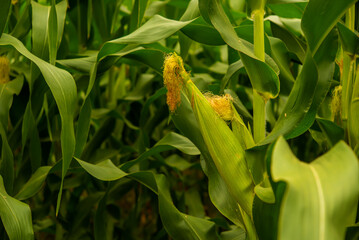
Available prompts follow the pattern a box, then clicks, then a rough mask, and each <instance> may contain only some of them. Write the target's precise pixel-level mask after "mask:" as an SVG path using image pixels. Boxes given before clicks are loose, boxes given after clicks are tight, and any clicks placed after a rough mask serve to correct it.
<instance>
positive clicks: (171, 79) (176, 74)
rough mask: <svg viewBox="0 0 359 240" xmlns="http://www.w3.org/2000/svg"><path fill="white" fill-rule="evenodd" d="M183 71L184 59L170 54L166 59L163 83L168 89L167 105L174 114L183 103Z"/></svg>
mask: <svg viewBox="0 0 359 240" xmlns="http://www.w3.org/2000/svg"><path fill="white" fill-rule="evenodd" d="M182 71H185V70H184V68H183V63H182V59H181V58H180V57H178V56H177V54H176V53H173V54H170V55H168V56H167V57H166V58H165V62H164V68H163V82H164V85H165V86H166V88H167V105H168V108H169V109H170V111H171V112H172V113H173V112H174V111H175V110H176V109H177V107H178V106H179V104H180V103H181V89H182V85H183V81H182V78H181V72H182Z"/></svg>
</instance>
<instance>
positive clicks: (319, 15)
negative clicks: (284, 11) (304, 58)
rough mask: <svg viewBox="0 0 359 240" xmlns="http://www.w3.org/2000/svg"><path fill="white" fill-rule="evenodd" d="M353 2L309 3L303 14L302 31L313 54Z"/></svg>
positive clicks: (320, 0)
mask: <svg viewBox="0 0 359 240" xmlns="http://www.w3.org/2000/svg"><path fill="white" fill-rule="evenodd" d="M355 2H356V0H341V1H334V2H330V1H327V0H311V1H309V3H308V5H307V7H306V9H305V11H304V13H303V18H302V29H303V32H304V34H305V36H306V38H307V42H308V45H309V49H310V51H311V52H312V53H313V54H314V53H315V52H316V51H317V50H318V48H319V46H320V45H321V43H322V41H323V40H324V39H325V37H326V36H327V34H328V33H329V32H330V30H331V29H332V28H333V27H334V25H335V24H336V23H337V21H338V20H339V19H340V18H341V17H342V16H343V14H344V13H345V11H346V10H347V9H348V8H349V7H350V6H351V5H353V4H354V3H355Z"/></svg>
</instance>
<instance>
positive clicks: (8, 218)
mask: <svg viewBox="0 0 359 240" xmlns="http://www.w3.org/2000/svg"><path fill="white" fill-rule="evenodd" d="M0 216H1V220H2V223H3V224H4V227H5V230H6V232H7V234H8V236H9V238H10V240H24V239H29V240H31V239H34V232H33V230H32V220H31V210H30V207H29V206H28V205H27V204H25V203H23V202H20V201H19V200H16V199H15V198H13V197H11V196H9V195H8V194H7V193H6V191H5V188H4V181H3V178H2V177H1V176H0Z"/></svg>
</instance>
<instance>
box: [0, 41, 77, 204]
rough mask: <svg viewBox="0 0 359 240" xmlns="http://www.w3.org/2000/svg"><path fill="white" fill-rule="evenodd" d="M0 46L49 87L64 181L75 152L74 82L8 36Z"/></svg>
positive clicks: (65, 73) (63, 71) (64, 73)
mask: <svg viewBox="0 0 359 240" xmlns="http://www.w3.org/2000/svg"><path fill="white" fill-rule="evenodd" d="M0 45H2V46H6V45H11V46H13V47H14V48H15V49H16V50H17V51H19V52H20V53H21V54H22V55H24V56H25V57H26V58H28V59H30V60H31V61H32V62H34V63H35V64H36V65H37V66H38V67H39V69H40V71H41V73H42V75H43V76H44V78H45V81H46V83H47V85H48V86H49V87H50V90H51V92H52V94H53V96H54V98H55V101H56V104H57V106H58V108H59V112H60V115H61V124H62V130H61V149H62V158H63V161H62V164H63V165H62V179H64V177H65V175H66V172H67V169H68V167H69V165H70V162H71V159H72V155H73V153H74V151H75V134H74V126H73V118H74V112H75V106H76V99H77V92H76V85H75V81H74V79H73V77H72V76H71V74H70V73H68V72H66V71H65V70H62V69H59V68H57V67H55V66H53V65H51V64H49V63H47V62H45V61H44V60H42V59H40V58H38V57H36V56H35V55H33V54H31V53H30V52H29V51H28V50H27V49H26V47H25V46H24V45H23V44H22V43H21V42H20V41H19V40H17V39H16V38H14V37H12V36H10V35H8V34H3V35H2V37H1V38H0ZM61 186H62V185H61ZM61 192H62V188H61V189H60V192H59V199H61ZM58 207H59V205H58Z"/></svg>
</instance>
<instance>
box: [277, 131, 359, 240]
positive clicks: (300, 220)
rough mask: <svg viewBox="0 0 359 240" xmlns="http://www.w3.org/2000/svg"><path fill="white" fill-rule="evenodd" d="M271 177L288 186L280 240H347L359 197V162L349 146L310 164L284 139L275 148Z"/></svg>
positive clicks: (283, 200) (336, 146) (280, 226)
mask: <svg viewBox="0 0 359 240" xmlns="http://www.w3.org/2000/svg"><path fill="white" fill-rule="evenodd" d="M271 174H272V177H273V180H274V181H284V182H285V183H286V184H287V187H286V190H285V193H284V196H283V199H282V204H281V211H280V216H279V223H278V224H279V226H278V227H279V229H278V231H279V234H278V237H279V238H278V239H293V240H295V239H308V240H310V239H313V240H314V239H315V240H324V239H328V240H330V239H344V236H345V230H346V227H347V226H349V225H351V224H353V223H354V222H355V217H356V208H357V203H358V197H359V165H358V160H357V159H356V157H355V155H354V153H353V152H352V150H351V149H350V148H349V147H348V146H347V145H346V144H345V143H343V142H340V143H338V144H337V145H335V146H334V147H333V148H332V149H331V150H330V151H329V152H328V153H326V154H324V155H323V156H321V157H319V158H317V159H316V160H314V161H313V162H311V163H309V164H308V163H303V162H301V161H299V160H298V159H297V158H296V157H295V156H294V155H293V153H292V152H291V150H290V148H289V146H288V144H287V143H286V142H285V140H284V139H283V138H282V137H281V138H279V139H278V141H277V142H276V144H275V146H274V149H273V153H272V163H271Z"/></svg>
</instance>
